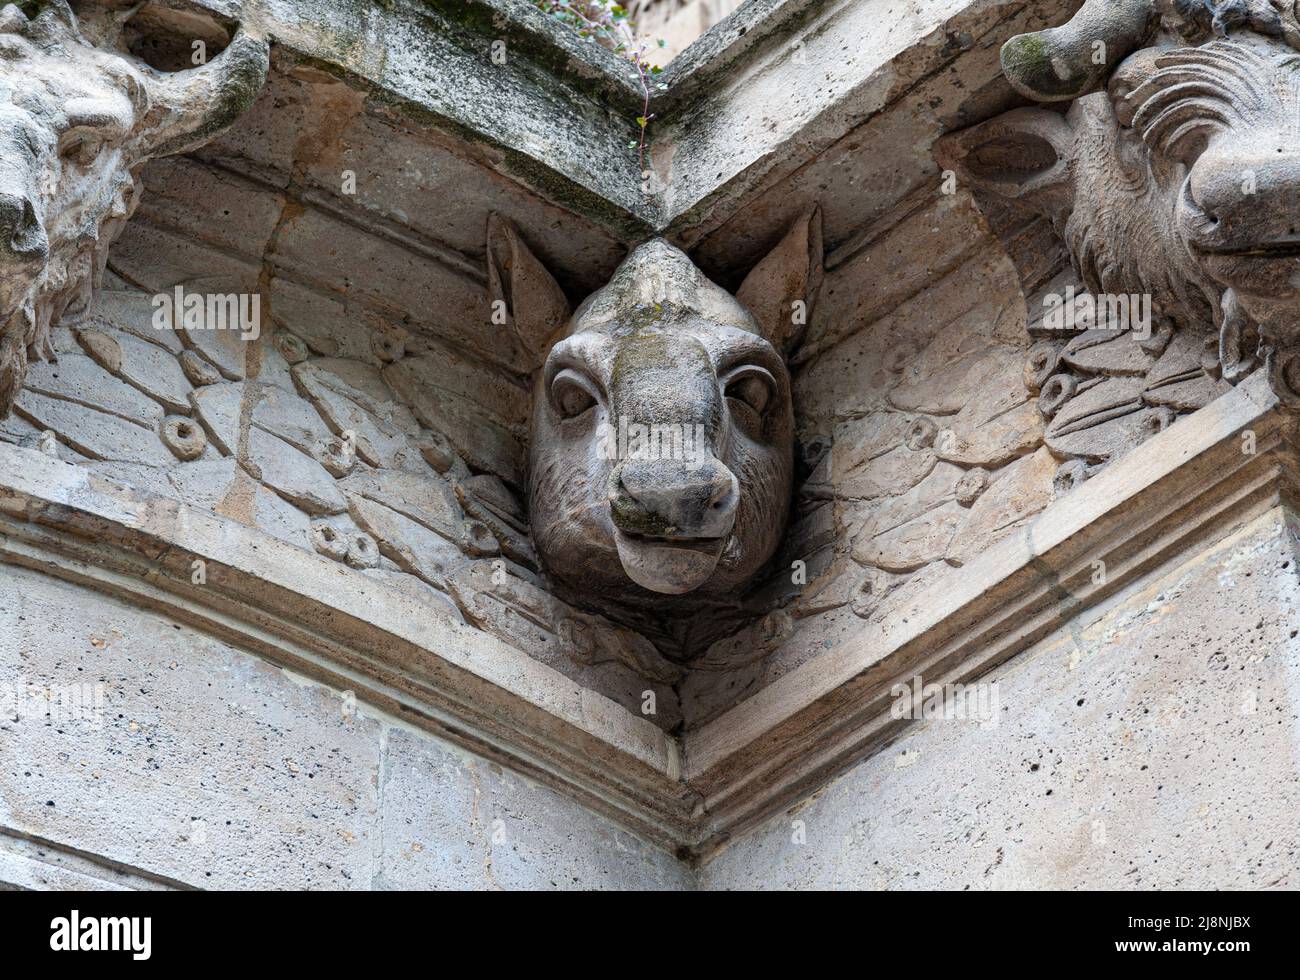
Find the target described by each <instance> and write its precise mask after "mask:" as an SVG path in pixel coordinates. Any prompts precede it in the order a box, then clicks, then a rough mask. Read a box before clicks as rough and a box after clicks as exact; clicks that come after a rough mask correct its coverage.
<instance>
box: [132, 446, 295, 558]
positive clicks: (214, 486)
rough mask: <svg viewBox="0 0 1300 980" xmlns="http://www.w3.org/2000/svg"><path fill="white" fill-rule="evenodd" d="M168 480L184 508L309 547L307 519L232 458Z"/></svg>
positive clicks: (191, 467) (181, 470) (186, 469)
mask: <svg viewBox="0 0 1300 980" xmlns="http://www.w3.org/2000/svg"><path fill="white" fill-rule="evenodd" d="M168 478H169V479H170V480H171V482H172V484H173V485H174V486H175V488H176V495H177V496H179V498H180V499H181V500H183V501H185V502H186V503H187V504H190V505H192V506H197V507H206V508H208V509H209V510H211V511H213V512H214V513H216V514H219V515H221V516H222V517H228V518H230V519H231V520H234V521H238V522H239V523H240V524H245V525H247V526H249V527H255V528H257V529H258V530H259V531H265V532H266V533H267V534H270V535H272V536H273V537H277V538H280V539H281V540H282V541H288V542H289V543H290V544H294V545H297V546H298V547H299V548H309V547H311V545H310V529H311V519H310V518H309V517H308V516H307V515H306V514H305V513H303V512H302V511H300V510H299V509H298V508H297V507H294V506H293V505H292V504H290V503H289V502H288V501H286V500H283V499H281V498H280V497H278V496H277V495H276V494H274V493H272V492H271V491H270V490H268V489H267V488H266V487H264V486H262V485H261V484H260V483H258V482H257V481H256V480H254V479H253V478H252V477H251V476H249V475H248V474H247V473H246V472H244V470H243V469H241V468H240V466H239V464H238V463H236V462H235V460H234V459H233V458H227V459H218V460H200V461H199V462H195V463H190V464H187V465H185V466H178V467H175V468H174V469H172V470H171V471H170V472H169V473H168ZM131 482H133V483H134V482H136V481H135V480H132V481H131Z"/></svg>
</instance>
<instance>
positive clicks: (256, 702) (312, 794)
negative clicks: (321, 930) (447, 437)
mask: <svg viewBox="0 0 1300 980" xmlns="http://www.w3.org/2000/svg"><path fill="white" fill-rule="evenodd" d="M195 465H199V466H201V465H203V464H195ZM0 582H3V587H0V683H4V684H6V685H11V684H18V685H23V686H26V685H33V686H35V687H37V688H38V689H47V688H48V689H59V688H62V687H66V686H68V685H79V684H83V683H84V684H89V685H91V686H92V689H93V688H94V686H96V685H103V687H102V689H101V690H102V714H101V715H99V716H98V717H96V716H94V715H93V714H92V715H91V716H90V717H88V718H87V719H85V720H81V719H74V720H70V721H68V722H67V723H62V724H57V725H51V724H49V723H48V720H47V719H46V718H44V717H30V716H20V717H19V719H18V720H17V721H15V720H13V718H12V716H10V717H0V742H3V743H4V744H5V746H6V751H5V753H4V756H5V759H4V762H3V763H0V825H2V826H5V827H7V828H13V830H15V831H17V832H19V833H21V834H28V835H31V836H33V837H36V838H40V839H46V840H55V841H59V842H60V843H64V844H67V845H69V846H71V847H73V848H75V849H77V850H78V851H80V852H82V853H86V854H93V855H98V856H100V858H101V860H104V861H106V862H110V863H118V864H122V865H125V866H127V867H132V868H137V869H141V870H142V871H145V872H148V873H149V874H151V875H155V876H161V877H163V878H165V879H170V880H172V881H176V882H181V883H184V884H187V885H191V886H194V887H199V888H243V889H247V888H363V887H369V885H370V882H371V877H372V866H373V860H374V856H375V848H374V844H375V841H376V840H377V836H376V833H377V829H378V809H379V796H378V794H379V790H378V786H377V780H378V773H379V768H380V767H379V745H380V739H379V727H378V724H377V722H375V721H373V720H370V719H368V718H366V717H365V716H363V715H361V714H358V712H357V711H356V709H355V706H352V707H351V708H349V706H348V703H347V702H346V701H345V700H344V699H343V698H342V697H341V696H340V695H339V694H337V693H335V692H331V691H328V690H326V689H323V688H320V687H318V686H315V685H308V684H304V683H302V682H301V681H298V680H291V679H290V678H289V677H288V676H287V675H286V674H285V673H284V672H283V671H281V670H280V669H279V668H277V667H274V666H272V665H270V664H269V663H267V662H266V661H264V660H261V659H260V658H257V657H254V656H251V655H249V654H248V653H245V652H243V651H241V650H238V649H236V648H233V647H231V646H229V645H227V644H226V643H223V642H221V641H219V640H217V639H214V638H213V637H212V636H211V635H209V634H206V633H203V632H198V631H195V630H193V629H191V628H189V627H188V626H184V625H182V624H180V623H175V622H173V621H172V620H171V619H170V618H169V617H164V616H160V615H155V614H153V613H150V612H147V611H145V610H143V609H141V608H139V607H137V606H135V605H133V604H131V603H128V602H121V601H118V600H115V599H112V598H110V597H109V596H107V595H104V594H102V593H98V592H93V591H90V590H87V589H83V588H79V587H76V586H74V585H71V584H68V583H65V582H61V581H58V580H55V579H52V578H48V577H46V576H43V575H39V574H37V573H34V572H29V571H26V570H24V569H20V568H18V567H16V566H13V565H0ZM36 650H39V651H41V654H40V656H39V657H35V656H32V653H31V651H36ZM91 703H92V704H93V699H92V700H91ZM19 760H21V763H20V762H19Z"/></svg>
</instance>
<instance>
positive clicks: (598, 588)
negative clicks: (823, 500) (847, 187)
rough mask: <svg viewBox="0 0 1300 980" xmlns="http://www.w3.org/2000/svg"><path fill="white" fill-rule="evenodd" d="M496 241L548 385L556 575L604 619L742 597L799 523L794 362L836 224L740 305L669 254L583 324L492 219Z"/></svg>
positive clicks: (751, 287) (544, 494) (500, 272)
mask: <svg viewBox="0 0 1300 980" xmlns="http://www.w3.org/2000/svg"><path fill="white" fill-rule="evenodd" d="M488 239H489V241H488V255H489V263H488V264H489V280H490V286H491V289H492V292H493V298H494V299H495V300H497V301H498V302H500V303H503V304H504V306H503V307H502V308H503V309H505V310H507V311H508V319H509V323H510V326H511V329H512V332H513V335H514V337H515V338H516V339H517V342H518V345H519V347H520V356H521V359H522V360H523V362H524V363H525V364H527V365H528V367H529V368H530V369H531V370H532V371H534V372H535V390H534V409H533V418H532V438H531V459H530V468H529V470H530V472H529V498H530V509H531V515H530V519H531V523H532V527H533V535H534V543H535V545H536V547H537V550H538V554H539V557H540V558H541V560H542V562H543V564H544V565H545V567H546V569H547V571H548V573H549V575H550V576H551V577H552V579H553V580H554V581H556V582H557V583H559V584H561V585H562V586H564V587H565V588H567V589H568V590H569V591H570V592H572V593H574V594H577V595H580V596H582V597H584V598H585V599H586V600H587V601H588V602H592V603H595V604H597V605H604V606H608V605H609V604H610V603H613V604H615V605H617V604H618V603H619V602H620V601H627V600H633V601H635V600H636V598H637V597H638V596H639V597H640V598H642V599H648V598H650V597H651V596H652V595H653V596H658V597H659V601H660V602H662V597H663V596H665V595H676V596H683V597H685V596H686V595H687V594H690V596H691V597H693V598H703V597H713V598H716V597H718V596H732V597H734V596H737V595H738V594H739V592H740V591H741V590H742V589H743V587H744V586H745V585H746V583H747V582H749V580H750V579H751V578H752V577H753V576H754V575H755V573H756V572H757V571H758V570H759V569H760V568H761V567H762V566H763V565H764V563H766V562H767V561H768V560H769V559H770V558H771V556H772V554H773V552H774V551H775V549H776V546H777V544H778V543H779V542H780V540H781V536H782V534H783V532H784V529H785V524H786V518H787V514H788V511H789V508H790V500H791V492H792V488H791V483H792V470H793V459H792V456H793V412H792V408H791V399H790V376H789V371H788V369H787V367H786V358H787V357H788V355H789V354H790V352H791V351H792V349H793V348H794V347H795V345H796V344H797V343H798V341H799V337H800V334H801V332H802V330H803V327H804V324H805V323H806V322H807V315H808V312H809V310H810V308H811V306H812V303H813V301H814V298H815V295H816V292H817V288H818V286H819V285H820V281H821V276H822V244H821V218H820V213H819V212H818V211H816V210H814V211H813V212H812V213H811V214H809V215H807V216H806V217H805V218H803V219H801V220H800V221H798V222H796V223H795V225H794V226H793V228H792V229H791V230H790V231H789V232H788V233H787V234H786V236H785V238H784V239H783V240H782V241H781V242H780V244H779V245H777V246H776V248H775V249H774V250H773V251H772V252H771V253H770V254H769V255H768V256H767V257H766V258H764V259H763V260H762V261H761V262H760V263H759V264H758V265H757V266H756V267H755V268H754V269H753V270H752V271H751V272H750V274H749V276H748V278H746V279H745V281H744V283H743V285H742V286H741V287H740V290H739V291H738V293H737V294H736V295H735V296H732V295H731V294H730V293H728V292H727V291H726V290H724V289H722V288H721V287H719V286H717V285H715V284H714V283H713V282H711V281H710V280H709V279H707V278H706V277H705V276H704V274H703V273H702V272H701V271H700V270H699V269H698V268H696V266H695V265H694V263H693V262H692V261H691V260H690V259H689V258H688V257H687V256H686V255H685V254H684V253H683V252H681V251H680V250H678V249H677V248H674V247H673V246H672V245H669V244H668V243H667V242H665V241H662V240H655V241H651V242H647V243H646V244H644V245H641V246H640V247H638V248H636V249H635V250H634V251H633V252H632V253H631V254H630V255H629V256H628V257H627V259H626V260H625V261H624V262H623V264H622V265H620V266H619V268H618V270H617V271H616V272H615V273H614V275H613V278H611V279H610V281H609V283H608V284H607V285H606V286H604V287H603V288H602V289H600V290H598V291H597V292H596V293H594V294H593V295H592V296H591V297H589V298H588V299H587V300H586V301H585V302H584V303H583V304H582V305H581V306H580V307H579V308H578V310H577V311H576V312H574V313H573V314H572V315H570V311H569V307H568V304H567V302H566V301H565V298H564V295H563V293H562V292H561V291H560V289H559V287H558V286H557V285H556V283H555V281H554V279H552V278H551V276H550V274H549V273H548V272H547V271H546V270H545V269H544V268H543V267H542V265H541V263H540V262H539V261H538V260H537V259H536V258H535V257H534V256H533V255H532V254H531V253H530V252H529V251H528V249H527V247H526V246H525V245H524V244H523V242H522V240H521V239H520V237H519V235H518V234H517V232H516V231H515V229H514V228H512V227H511V226H510V225H509V224H507V223H506V222H504V221H502V220H500V219H497V218H493V219H492V220H491V221H490V222H489V228H488ZM638 587H639V588H638ZM641 590H644V591H641ZM660 608H662V607H660Z"/></svg>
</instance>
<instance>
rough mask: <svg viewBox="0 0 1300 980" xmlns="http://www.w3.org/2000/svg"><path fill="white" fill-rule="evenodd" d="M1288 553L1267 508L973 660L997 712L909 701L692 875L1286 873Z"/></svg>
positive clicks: (841, 881)
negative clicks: (963, 716)
mask: <svg viewBox="0 0 1300 980" xmlns="http://www.w3.org/2000/svg"><path fill="white" fill-rule="evenodd" d="M1297 556H1298V553H1297V525H1296V522H1295V520H1294V518H1292V517H1290V516H1288V515H1287V513H1286V512H1284V511H1282V510H1273V511H1272V512H1270V513H1268V514H1266V515H1265V516H1263V517H1261V518H1259V519H1257V520H1256V521H1255V522H1253V523H1252V524H1251V525H1249V526H1248V527H1246V528H1244V529H1242V530H1241V531H1240V532H1238V533H1237V534H1235V535H1233V536H1232V537H1230V538H1228V539H1226V540H1224V541H1223V542H1222V543H1220V544H1219V545H1217V546H1215V547H1214V548H1212V549H1210V550H1209V551H1207V552H1205V553H1203V554H1200V555H1198V556H1196V557H1194V558H1190V559H1188V560H1186V561H1183V562H1181V563H1179V564H1177V565H1176V566H1175V567H1171V568H1167V569H1165V570H1163V571H1162V572H1161V573H1160V574H1158V575H1155V576H1152V577H1151V578H1149V579H1147V580H1144V581H1142V582H1141V583H1139V584H1138V585H1137V586H1135V587H1133V588H1131V589H1129V590H1127V591H1125V592H1124V593H1122V594H1120V595H1119V596H1117V597H1116V598H1115V599H1113V600H1112V601H1111V602H1110V603H1108V604H1107V605H1106V606H1105V607H1101V608H1098V609H1096V610H1094V611H1093V613H1092V614H1090V615H1088V616H1087V617H1085V618H1083V619H1082V620H1080V621H1076V622H1072V623H1070V624H1069V626H1068V627H1067V628H1065V629H1062V630H1059V631H1058V632H1056V633H1055V634H1054V635H1052V636H1050V637H1049V638H1047V639H1045V640H1043V641H1042V642H1040V643H1039V644H1037V645H1036V646H1035V647H1034V648H1033V649H1032V650H1029V651H1027V652H1026V653H1025V654H1023V655H1022V656H1020V657H1017V658H1016V659H1015V660H1013V661H1011V662H1009V663H1008V664H1007V665H1006V666H1004V667H1003V668H1001V669H999V670H997V671H995V672H994V673H993V674H992V675H991V676H990V677H988V678H986V679H985V680H986V681H991V682H996V683H997V685H998V695H997V702H998V704H999V711H998V713H997V716H996V717H997V722H996V724H980V723H977V722H975V721H971V720H957V719H934V720H930V721H918V722H915V723H913V725H914V727H913V728H912V729H910V730H909V732H908V734H907V735H906V736H905V737H903V738H901V739H899V740H898V741H896V742H895V743H894V744H892V745H891V746H890V747H889V748H887V749H886V750H885V751H882V752H881V753H880V754H879V755H877V756H875V757H874V758H872V759H870V760H869V761H867V762H865V763H863V764H861V765H860V766H858V767H857V768H855V769H853V770H851V771H850V772H848V773H847V774H845V775H844V776H842V777H841V778H840V779H838V780H837V781H836V782H834V783H832V784H830V785H828V786H827V787H825V788H824V789H822V790H821V791H819V792H818V793H816V794H815V795H814V796H813V797H812V798H811V799H809V800H807V801H805V802H804V803H801V804H800V805H798V806H796V807H794V808H792V809H790V810H789V811H788V812H786V813H784V814H782V815H780V816H778V817H774V818H772V819H771V820H770V821H769V822H768V823H767V824H766V825H765V826H764V827H762V828H761V829H759V830H757V831H755V832H754V833H753V834H752V835H751V836H748V837H745V838H742V839H741V840H739V841H737V842H735V843H733V844H732V845H731V846H730V847H729V848H728V849H727V850H725V851H723V852H722V854H721V855H720V856H718V857H717V858H716V859H715V860H714V861H713V862H712V863H710V864H708V865H706V866H705V867H704V868H703V869H702V871H701V876H700V885H701V887H702V888H705V889H726V888H897V889H908V888H951V889H965V888H970V889H980V888H1058V889H1077V888H1133V889H1151V888H1184V889H1190V888H1268V887H1272V888H1277V887H1295V886H1296V885H1297V881H1296V870H1295V869H1296V861H1297V855H1300V832H1298V831H1297V827H1296V822H1295V817H1294V815H1295V811H1296V806H1297V804H1298V803H1300V775H1297V773H1298V772H1300V742H1298V740H1297V732H1298V731H1300V729H1298V728H1297V719H1298V718H1300V686H1298V685H1297V676H1298V674H1297V671H1298V670H1300V640H1297V638H1296V628H1295V622H1296V618H1297V614H1298V613H1300V578H1298V576H1297ZM797 838H802V840H803V841H804V842H803V843H796V842H795V841H796V839H797Z"/></svg>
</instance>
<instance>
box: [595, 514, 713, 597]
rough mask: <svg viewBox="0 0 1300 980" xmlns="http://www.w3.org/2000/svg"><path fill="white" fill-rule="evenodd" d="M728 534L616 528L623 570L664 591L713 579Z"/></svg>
mask: <svg viewBox="0 0 1300 980" xmlns="http://www.w3.org/2000/svg"><path fill="white" fill-rule="evenodd" d="M726 542H727V539H726V538H688V537H681V536H650V535H642V534H632V533H629V532H627V531H623V530H620V529H618V528H617V527H616V528H615V529H614V543H615V545H616V546H617V548H618V559H619V561H620V562H621V563H622V565H623V571H625V572H627V575H628V578H630V579H632V581H633V582H635V583H636V584H637V585H640V586H642V587H643V588H646V589H649V590H650V591H651V592H659V593H661V594H663V595H682V594H683V593H686V592H691V591H693V590H695V589H698V588H699V587H700V586H701V585H703V584H704V583H705V582H707V581H708V580H709V578H710V577H711V576H712V575H713V571H714V569H715V568H717V566H718V560H719V559H720V558H721V557H722V549H723V547H724V545H725V544H726Z"/></svg>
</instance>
